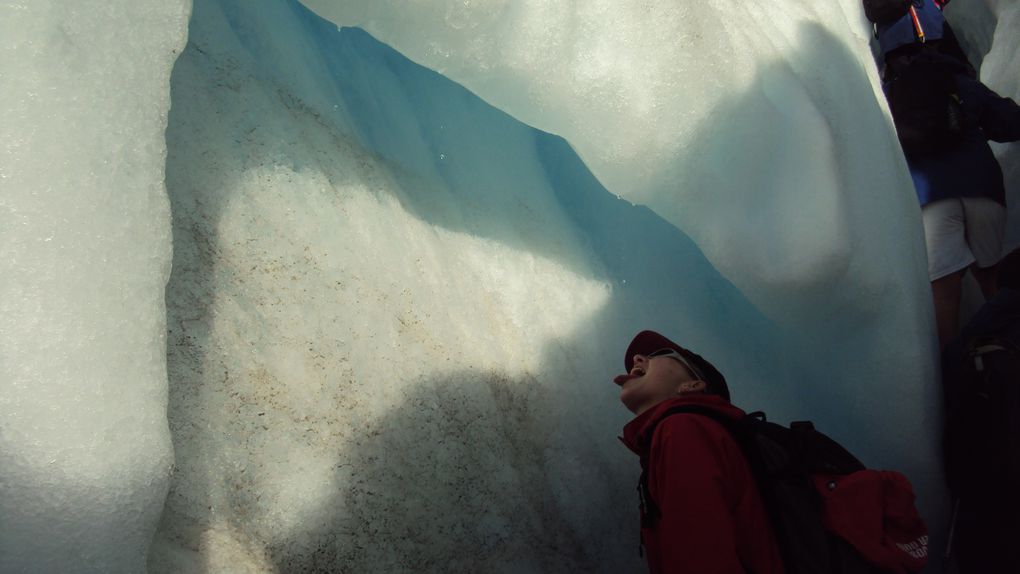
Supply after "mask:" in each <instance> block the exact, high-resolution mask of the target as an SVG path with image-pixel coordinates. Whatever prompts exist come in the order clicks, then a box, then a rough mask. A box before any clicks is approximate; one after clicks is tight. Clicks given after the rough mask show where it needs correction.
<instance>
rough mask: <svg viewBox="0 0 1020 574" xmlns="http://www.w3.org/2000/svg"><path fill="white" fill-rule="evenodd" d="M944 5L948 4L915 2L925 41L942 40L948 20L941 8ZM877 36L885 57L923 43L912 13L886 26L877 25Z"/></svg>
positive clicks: (926, 0)
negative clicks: (898, 50)
mask: <svg viewBox="0 0 1020 574" xmlns="http://www.w3.org/2000/svg"><path fill="white" fill-rule="evenodd" d="M944 4H947V2H939V3H936V1H935V0H913V5H914V6H913V7H914V13H915V14H917V24H918V26H919V27H920V28H921V33H922V34H923V35H924V41H928V40H941V39H942V28H943V26H944V25H945V23H946V19H945V18H944V17H943V16H942V8H941V7H940V6H941V5H944ZM875 34H876V35H877V36H878V45H879V47H880V48H881V49H882V55H883V56H884V55H886V54H888V53H889V52H891V51H893V50H895V49H896V48H899V47H901V46H906V45H908V44H913V43H914V42H919V41H921V38H920V37H919V36H918V31H917V29H916V27H915V24H914V18H913V15H912V14H911V13H910V11H908V12H907V13H906V14H904V15H903V16H902V17H901V18H900V19H899V20H895V21H893V22H889V23H886V24H875Z"/></svg>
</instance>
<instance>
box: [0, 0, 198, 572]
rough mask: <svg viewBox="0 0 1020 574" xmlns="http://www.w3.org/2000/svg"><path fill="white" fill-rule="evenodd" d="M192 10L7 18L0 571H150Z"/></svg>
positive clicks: (153, 8)
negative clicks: (178, 120)
mask: <svg viewBox="0 0 1020 574" xmlns="http://www.w3.org/2000/svg"><path fill="white" fill-rule="evenodd" d="M187 18H188V9H187V5H186V4H184V3H182V2H159V3H136V2H123V1H121V2H76V3H72V4H67V5H58V4H57V3H51V2H5V3H4V4H3V5H2V6H0V83H2V84H3V89H0V572H139V571H142V570H143V569H144V567H145V556H146V552H147V547H148V545H149V543H150V540H151V539H152V535H153V532H154V531H155V528H156V525H157V522H158V521H159V517H160V512H161V507H162V504H163V500H164V498H165V496H166V492H167V487H168V478H169V470H170V465H171V462H172V458H173V450H172V446H171V442H170V433H169V431H168V429H167V426H166V414H165V413H166V405H167V383H166V362H165V359H164V356H165V340H166V318H165V317H166V316H165V307H164V299H163V288H164V285H165V284H166V281H167V278H168V276H169V272H170V267H169V265H170V218H169V216H170V211H169V203H168V202H167V197H166V193H165V190H164V185H163V168H164V164H165V152H164V150H165V147H164V144H163V129H164V128H165V126H166V115H167V109H168V108H169V106H170V97H169V79H170V70H171V66H172V65H173V62H174V59H175V58H176V55H177V53H178V52H179V51H180V49H181V48H182V47H183V45H184V38H185V33H186V25H187Z"/></svg>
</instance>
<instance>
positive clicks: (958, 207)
mask: <svg viewBox="0 0 1020 574" xmlns="http://www.w3.org/2000/svg"><path fill="white" fill-rule="evenodd" d="M921 220H922V222H923V223H924V240H925V244H926V246H927V248H928V280H929V281H931V291H932V299H933V301H934V303H935V326H936V329H937V332H938V337H939V349H940V350H941V349H944V348H945V346H946V345H947V344H948V343H949V341H951V340H952V339H953V337H955V336H956V333H957V332H958V330H959V321H960V319H959V315H960V295H961V292H962V285H963V274H964V272H966V270H967V267H969V266H970V264H971V263H973V262H974V256H973V255H972V254H971V252H970V248H969V247H968V246H967V241H966V239H965V237H964V225H965V223H964V222H965V219H964V208H963V203H962V202H961V201H960V200H959V199H940V200H938V201H933V202H931V203H928V204H926V205H924V206H923V207H921Z"/></svg>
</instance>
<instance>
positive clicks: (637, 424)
mask: <svg viewBox="0 0 1020 574" xmlns="http://www.w3.org/2000/svg"><path fill="white" fill-rule="evenodd" d="M682 405H698V406H702V407H708V408H711V409H714V410H716V411H719V412H720V413H722V414H724V415H726V416H728V417H731V418H733V420H740V419H741V418H743V417H744V411H742V410H740V409H738V408H737V407H735V406H733V405H732V404H730V403H728V402H726V400H724V399H723V398H722V397H719V396H716V395H685V396H682V397H677V398H674V399H667V400H665V401H662V402H661V403H659V404H657V405H655V406H654V407H652V408H650V409H648V410H647V411H645V412H643V413H641V414H640V415H638V416H636V417H634V419H633V420H632V421H630V422H629V423H627V425H626V426H624V427H623V436H621V437H619V439H620V441H621V442H623V444H625V445H626V446H627V448H629V449H630V450H632V451H634V452H635V453H637V454H638V455H643V454H645V453H644V452H642V451H643V450H645V449H647V448H648V444H649V442H650V441H648V439H649V438H651V437H647V436H645V435H646V434H648V432H649V431H650V430H652V429H654V427H655V425H656V424H658V422H659V421H660V420H662V418H663V417H664V416H665V414H666V411H668V410H669V409H671V408H673V407H678V406H682Z"/></svg>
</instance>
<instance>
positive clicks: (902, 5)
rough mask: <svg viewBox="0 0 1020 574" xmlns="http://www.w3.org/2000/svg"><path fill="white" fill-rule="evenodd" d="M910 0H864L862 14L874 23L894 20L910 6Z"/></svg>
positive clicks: (900, 16)
mask: <svg viewBox="0 0 1020 574" xmlns="http://www.w3.org/2000/svg"><path fill="white" fill-rule="evenodd" d="M910 4H911V0H864V15H865V16H867V18H868V20H870V21H871V22H874V23H875V24H886V23H889V22H894V21H896V20H899V19H900V18H902V17H903V15H904V14H906V13H907V10H908V9H909V8H910Z"/></svg>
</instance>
